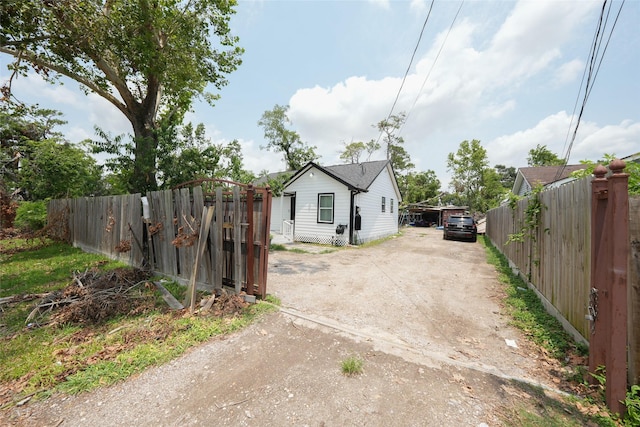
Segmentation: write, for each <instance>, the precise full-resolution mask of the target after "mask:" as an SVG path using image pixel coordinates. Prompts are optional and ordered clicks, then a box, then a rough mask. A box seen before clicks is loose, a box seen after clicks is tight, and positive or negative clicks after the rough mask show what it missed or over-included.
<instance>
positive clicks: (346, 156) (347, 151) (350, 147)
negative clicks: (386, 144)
mask: <svg viewBox="0 0 640 427" xmlns="http://www.w3.org/2000/svg"><path fill="white" fill-rule="evenodd" d="M379 149H380V144H379V143H377V142H376V140H375V139H372V140H371V141H369V142H367V143H366V144H365V143H364V142H362V141H357V142H351V143H349V144H345V146H344V151H343V152H342V153H340V158H341V159H342V160H344V161H345V163H360V157H362V156H363V155H364V153H365V152H366V153H367V161H369V159H370V158H371V155H372V154H373V153H374V152H375V151H377V150H379Z"/></svg>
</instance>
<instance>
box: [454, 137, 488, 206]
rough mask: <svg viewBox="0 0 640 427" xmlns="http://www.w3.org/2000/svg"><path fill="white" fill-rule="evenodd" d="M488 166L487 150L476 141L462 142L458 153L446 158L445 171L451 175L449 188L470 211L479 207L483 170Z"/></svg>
mask: <svg viewBox="0 0 640 427" xmlns="http://www.w3.org/2000/svg"><path fill="white" fill-rule="evenodd" d="M488 165H489V160H488V159H487V150H485V149H484V147H482V145H480V141H478V140H477V139H474V140H472V141H471V142H469V141H462V142H461V143H460V147H459V148H458V151H457V152H456V153H449V155H448V157H447V170H449V171H450V172H451V173H452V177H451V184H450V186H451V188H452V189H453V190H454V192H455V193H458V194H459V195H460V196H461V199H462V200H463V201H464V203H466V204H467V205H469V207H470V208H471V209H476V206H478V205H479V199H480V197H481V193H480V190H481V189H482V182H483V175H484V170H485V169H486V168H487V167H488Z"/></svg>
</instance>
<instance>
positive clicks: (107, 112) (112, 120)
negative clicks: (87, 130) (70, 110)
mask: <svg viewBox="0 0 640 427" xmlns="http://www.w3.org/2000/svg"><path fill="white" fill-rule="evenodd" d="M83 104H84V110H85V111H86V114H87V120H88V122H89V123H93V124H95V126H97V127H99V128H100V129H102V130H103V131H106V132H110V133H112V134H113V135H120V134H131V135H132V134H133V128H132V127H131V123H130V122H129V120H127V118H126V117H125V115H124V114H122V112H121V111H120V110H118V109H117V108H116V107H115V106H114V105H113V104H111V103H110V102H109V101H107V100H105V99H104V98H102V97H101V96H99V95H96V94H95V93H90V94H89V95H88V96H86V97H85V98H84V101H83Z"/></svg>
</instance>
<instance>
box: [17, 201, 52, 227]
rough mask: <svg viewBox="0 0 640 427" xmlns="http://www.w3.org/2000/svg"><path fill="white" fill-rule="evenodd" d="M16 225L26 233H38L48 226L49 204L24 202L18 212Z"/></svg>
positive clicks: (44, 202)
mask: <svg viewBox="0 0 640 427" xmlns="http://www.w3.org/2000/svg"><path fill="white" fill-rule="evenodd" d="M14 225H15V226H16V227H17V228H20V229H21V230H25V231H36V230H40V229H41V228H44V226H45V225H47V202H46V201H45V200H41V201H38V202H22V203H20V206H18V210H17V211H16V219H15V222H14Z"/></svg>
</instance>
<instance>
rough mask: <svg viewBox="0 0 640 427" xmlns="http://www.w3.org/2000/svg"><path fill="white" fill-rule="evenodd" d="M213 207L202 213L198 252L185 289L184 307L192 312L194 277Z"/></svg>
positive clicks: (193, 304) (205, 241)
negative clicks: (187, 307)
mask: <svg viewBox="0 0 640 427" xmlns="http://www.w3.org/2000/svg"><path fill="white" fill-rule="evenodd" d="M214 210H215V208H214V207H213V206H208V207H207V208H206V211H207V212H206V214H205V212H204V211H203V212H202V217H203V218H205V220H204V222H203V223H202V225H201V226H200V236H199V237H198V252H197V253H196V260H195V262H194V264H193V270H191V280H190V281H189V287H188V288H187V295H186V296H185V303H184V305H185V306H186V305H188V306H189V309H190V310H191V311H193V310H194V309H195V308H196V277H197V276H198V265H199V263H200V257H202V254H203V253H204V248H205V245H206V244H207V235H208V234H209V226H210V225H211V220H212V219H213V211H214Z"/></svg>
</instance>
